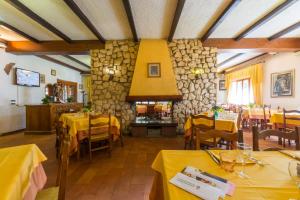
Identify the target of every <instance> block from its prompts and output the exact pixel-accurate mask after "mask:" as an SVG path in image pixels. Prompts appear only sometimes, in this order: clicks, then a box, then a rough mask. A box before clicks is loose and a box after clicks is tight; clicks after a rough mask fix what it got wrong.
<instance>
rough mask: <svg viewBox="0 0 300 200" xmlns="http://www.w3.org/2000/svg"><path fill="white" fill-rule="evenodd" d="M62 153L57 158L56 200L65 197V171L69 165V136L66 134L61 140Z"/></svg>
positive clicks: (61, 199)
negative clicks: (57, 190)
mask: <svg viewBox="0 0 300 200" xmlns="http://www.w3.org/2000/svg"><path fill="white" fill-rule="evenodd" d="M62 143H63V145H62V153H61V155H60V156H61V158H60V159H59V161H60V163H59V167H58V173H57V179H56V185H57V186H59V192H58V200H64V199H65V191H66V184H67V172H68V166H69V149H70V136H69V135H68V136H66V137H65V138H64V141H63V142H62Z"/></svg>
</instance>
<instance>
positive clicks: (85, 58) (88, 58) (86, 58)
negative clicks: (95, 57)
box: [71, 55, 91, 66]
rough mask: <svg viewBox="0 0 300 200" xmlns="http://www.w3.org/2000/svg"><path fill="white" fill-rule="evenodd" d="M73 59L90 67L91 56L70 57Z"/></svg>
mask: <svg viewBox="0 0 300 200" xmlns="http://www.w3.org/2000/svg"><path fill="white" fill-rule="evenodd" d="M71 56H72V57H73V58H75V59H77V60H79V61H80V62H83V63H84V64H87V65H88V66H90V65H91V56H90V55H71Z"/></svg>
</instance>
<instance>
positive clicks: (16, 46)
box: [6, 40, 104, 55]
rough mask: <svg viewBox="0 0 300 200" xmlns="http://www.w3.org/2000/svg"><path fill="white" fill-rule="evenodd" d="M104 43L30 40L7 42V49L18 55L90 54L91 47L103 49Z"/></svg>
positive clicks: (97, 41) (95, 41)
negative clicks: (37, 41)
mask: <svg viewBox="0 0 300 200" xmlns="http://www.w3.org/2000/svg"><path fill="white" fill-rule="evenodd" d="M103 48H104V44H103V43H102V42H100V41H99V40H88V41H74V42H72V43H67V42H65V41H46V42H41V43H35V42H30V41H18V42H7V48H6V51H7V52H9V53H13V54H16V55H51V54H52V55H82V54H89V51H90V50H91V49H103Z"/></svg>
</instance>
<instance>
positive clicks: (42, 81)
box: [40, 74, 46, 84]
mask: <svg viewBox="0 0 300 200" xmlns="http://www.w3.org/2000/svg"><path fill="white" fill-rule="evenodd" d="M45 82H46V80H45V74H40V83H43V84H44V83H45Z"/></svg>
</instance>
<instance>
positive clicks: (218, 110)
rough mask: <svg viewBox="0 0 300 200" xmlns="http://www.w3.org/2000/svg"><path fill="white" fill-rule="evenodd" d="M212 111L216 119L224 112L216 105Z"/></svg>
mask: <svg viewBox="0 0 300 200" xmlns="http://www.w3.org/2000/svg"><path fill="white" fill-rule="evenodd" d="M211 111H212V112H213V113H214V116H215V118H218V116H219V112H223V108H222V107H220V106H217V105H215V106H213V107H212V108H211Z"/></svg>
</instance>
